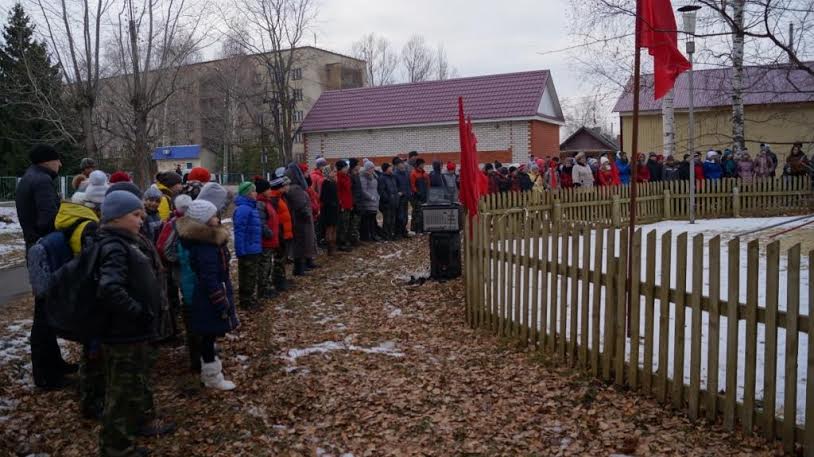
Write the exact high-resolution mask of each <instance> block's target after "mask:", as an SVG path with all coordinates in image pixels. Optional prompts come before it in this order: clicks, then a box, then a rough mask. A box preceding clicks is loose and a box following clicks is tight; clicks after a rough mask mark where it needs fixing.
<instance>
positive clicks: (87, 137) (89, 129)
mask: <svg viewBox="0 0 814 457" xmlns="http://www.w3.org/2000/svg"><path fill="white" fill-rule="evenodd" d="M79 115H80V116H81V118H82V134H83V135H84V138H83V140H82V141H83V143H84V145H85V156H87V157H92V158H94V159H96V160H99V159H100V158H99V157H96V153H97V152H98V146H97V145H96V132H95V130H94V129H93V108H90V107H83V108H81V109H80V112H79Z"/></svg>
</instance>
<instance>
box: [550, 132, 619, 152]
mask: <svg viewBox="0 0 814 457" xmlns="http://www.w3.org/2000/svg"><path fill="white" fill-rule="evenodd" d="M618 150H619V145H618V144H617V143H616V142H615V141H613V140H612V139H610V138H608V137H607V136H606V135H604V134H603V133H602V129H601V128H599V127H584V126H583V127H580V128H579V129H577V131H576V132H574V133H572V134H571V136H569V137H568V138H566V140H565V141H563V142H562V144H560V152H561V153H562V155H563V156H565V157H573V156H575V155H576V154H578V153H580V152H584V153H586V154H587V155H589V156H599V155H601V154H602V153H604V152H607V153H614V154H615V153H616V151H618Z"/></svg>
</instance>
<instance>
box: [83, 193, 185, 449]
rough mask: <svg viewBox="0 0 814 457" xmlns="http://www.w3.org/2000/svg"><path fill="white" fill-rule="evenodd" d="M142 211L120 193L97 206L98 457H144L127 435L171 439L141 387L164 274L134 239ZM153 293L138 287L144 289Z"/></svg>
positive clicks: (147, 246) (155, 333)
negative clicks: (100, 320)
mask: <svg viewBox="0 0 814 457" xmlns="http://www.w3.org/2000/svg"><path fill="white" fill-rule="evenodd" d="M143 218H144V205H143V203H142V201H141V200H140V199H139V198H138V197H136V196H135V195H133V194H131V193H129V192H125V191H115V192H111V193H110V194H108V195H107V196H106V197H105V199H104V201H103V202H102V217H101V223H102V225H101V228H100V229H99V232H98V233H97V237H96V241H95V243H97V244H98V259H97V263H96V265H97V268H98V270H97V274H98V278H99V281H98V285H97V290H96V299H97V303H96V306H97V308H98V309H99V310H101V311H102V312H104V314H105V322H106V324H105V325H104V328H103V329H102V331H101V332H100V333H101V334H100V335H99V337H100V340H101V343H102V359H103V363H104V368H105V375H106V379H105V403H104V404H105V407H104V413H103V416H102V428H101V432H100V443H99V448H100V451H101V455H102V456H114V455H116V456H118V455H146V454H147V452H146V450H145V449H140V448H136V447H135V439H134V435H135V434H136V433H138V434H140V435H143V436H156V435H163V434H167V433H171V432H172V431H174V429H175V424H173V423H170V422H163V421H160V420H157V419H156V418H155V411H154V405H153V398H152V392H151V389H150V386H149V384H148V382H149V381H148V380H149V371H150V367H151V365H152V359H153V352H152V351H153V347H152V343H154V342H155V341H157V340H158V339H159V338H160V333H161V327H162V326H161V324H162V323H161V319H162V315H163V314H164V313H163V311H164V310H165V309H166V306H167V305H166V296H165V294H164V288H163V287H160V286H161V285H163V284H165V278H164V273H163V267H162V265H161V260H160V259H159V257H158V253H157V252H156V251H155V248H154V247H153V245H152V243H150V242H149V241H148V240H146V239H145V238H144V237H142V236H140V235H139V231H140V229H141V225H142V224H143V222H144V221H143ZM148 284H149V285H158V286H159V287H145V285H148Z"/></svg>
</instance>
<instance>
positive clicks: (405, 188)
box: [393, 168, 413, 198]
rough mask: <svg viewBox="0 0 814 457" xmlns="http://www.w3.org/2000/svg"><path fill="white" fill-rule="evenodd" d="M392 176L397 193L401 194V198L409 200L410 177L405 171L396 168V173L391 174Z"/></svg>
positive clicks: (410, 193)
mask: <svg viewBox="0 0 814 457" xmlns="http://www.w3.org/2000/svg"><path fill="white" fill-rule="evenodd" d="M393 176H395V177H396V184H397V185H398V191H399V192H401V196H402V197H404V198H410V196H411V195H413V192H412V190H411V189H410V175H409V173H407V170H404V171H402V170H399V169H398V168H396V171H394V172H393Z"/></svg>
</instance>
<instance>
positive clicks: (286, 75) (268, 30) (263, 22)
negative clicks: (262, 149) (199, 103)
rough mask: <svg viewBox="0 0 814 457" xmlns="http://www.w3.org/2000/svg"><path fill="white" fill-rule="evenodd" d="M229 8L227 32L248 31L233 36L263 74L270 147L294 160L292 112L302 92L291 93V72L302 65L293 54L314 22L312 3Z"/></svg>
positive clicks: (297, 0) (257, 1) (282, 1)
mask: <svg viewBox="0 0 814 457" xmlns="http://www.w3.org/2000/svg"><path fill="white" fill-rule="evenodd" d="M232 6H233V9H234V11H233V13H232V20H231V24H230V25H229V28H230V30H244V29H245V30H248V31H249V34H248V36H241V35H240V34H237V35H235V36H236V37H237V38H239V39H240V40H241V41H242V42H243V46H244V47H245V48H246V49H248V50H249V51H250V52H251V53H252V54H254V55H255V56H256V59H258V61H259V62H260V63H261V64H262V65H263V67H264V69H265V71H266V76H267V78H266V84H265V97H264V100H263V101H264V103H267V104H268V106H269V110H270V114H271V121H272V122H271V137H272V139H273V142H274V145H273V146H275V147H276V149H277V151H278V152H279V153H280V154H281V155H282V158H283V160H284V161H286V162H287V161H290V160H293V158H294V153H293V146H294V138H295V136H296V135H297V133H298V132H297V131H296V130H297V129H296V127H295V121H294V112H295V111H296V106H297V102H298V101H299V100H298V94H301V93H302V92H301V91H300V92H296V91H295V90H294V89H292V85H291V80H292V70H294V69H295V68H301V66H302V64H303V62H300V61H299V60H298V58H297V52H296V51H297V47H299V46H300V45H302V43H303V42H304V39H305V37H306V34H307V32H308V31H310V30H311V27H312V26H313V23H314V20H315V19H316V15H317V8H316V3H315V0H233V5H232ZM261 113H262V112H261ZM261 119H262V121H263V122H262V126H261V127H262V128H261V131H265V123H266V118H265V117H262V118H261ZM261 137H265V134H261ZM261 139H262V138H261ZM266 154H267V151H266Z"/></svg>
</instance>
